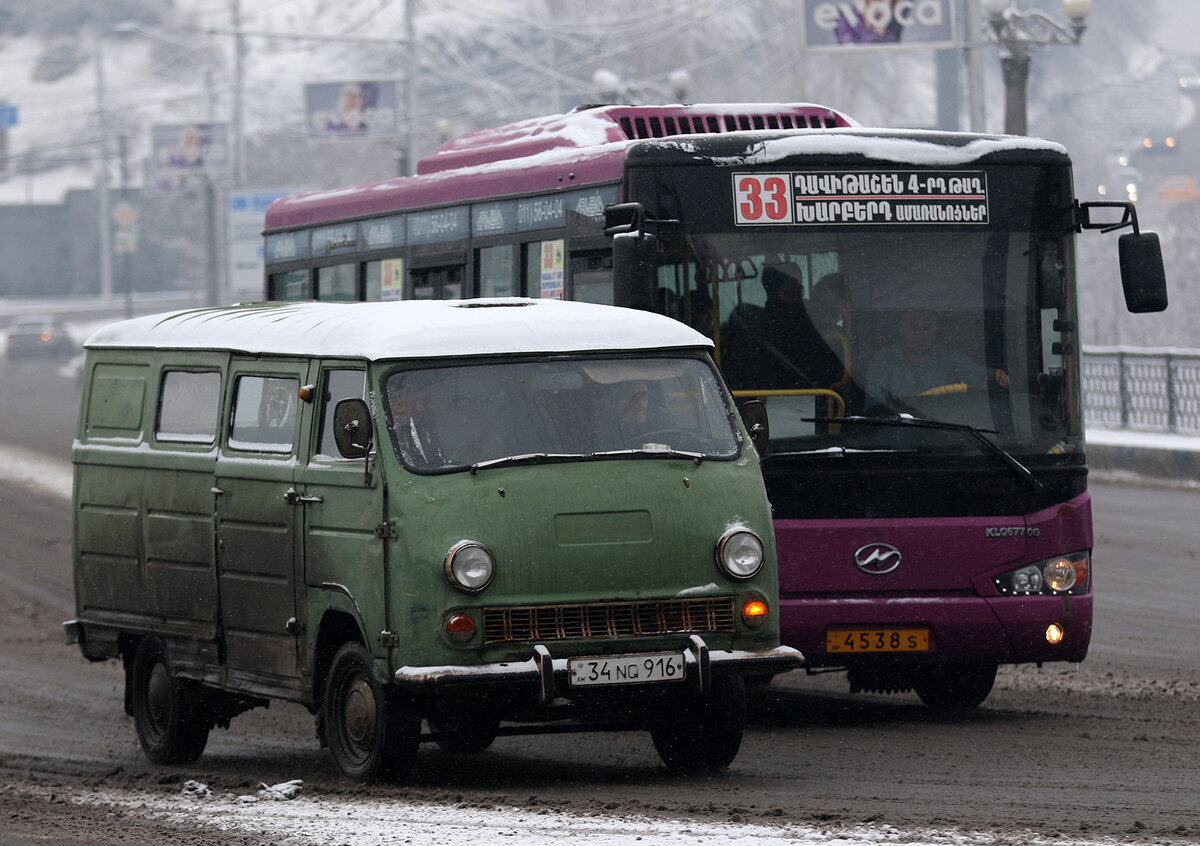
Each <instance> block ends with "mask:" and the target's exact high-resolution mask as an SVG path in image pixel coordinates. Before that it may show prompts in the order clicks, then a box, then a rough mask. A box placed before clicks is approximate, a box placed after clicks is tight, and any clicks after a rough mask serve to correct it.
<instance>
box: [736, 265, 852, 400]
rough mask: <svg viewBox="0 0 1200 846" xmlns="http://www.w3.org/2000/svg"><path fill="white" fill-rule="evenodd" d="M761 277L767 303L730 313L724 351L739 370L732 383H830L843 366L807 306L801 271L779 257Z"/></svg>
mask: <svg viewBox="0 0 1200 846" xmlns="http://www.w3.org/2000/svg"><path fill="white" fill-rule="evenodd" d="M761 278H762V286H763V290H764V291H765V292H766V295H767V298H766V304H765V305H764V306H763V307H762V308H761V309H755V311H754V312H749V310H748V309H744V308H742V307H741V306H739V307H738V308H735V309H734V311H733V314H732V315H731V316H730V320H729V328H728V330H727V336H728V337H727V341H728V347H727V349H726V355H727V356H728V358H730V359H731V362H730V363H731V364H732V365H733V368H734V369H733V373H734V374H735V375H734V376H733V377H731V378H730V384H731V385H732V386H733V387H734V388H828V387H830V386H831V385H833V384H835V383H836V382H838V381H839V380H840V379H841V378H842V375H843V372H844V367H843V364H842V361H841V359H840V358H839V357H838V355H837V354H836V353H835V352H834V351H833V350H831V349H830V348H829V345H828V344H827V343H826V342H825V340H824V339H823V338H822V337H821V333H820V332H818V331H817V327H816V326H815V325H814V324H813V320H812V317H810V316H809V313H808V310H807V309H806V308H805V303H804V288H803V284H804V275H803V272H802V271H801V270H800V268H799V267H798V266H797V265H796V263H795V262H780V263H775V264H768V265H765V266H764V267H763V270H762V277H761ZM739 309H742V310H741V311H739ZM722 365H723V366H725V362H724V361H722ZM728 373H729V371H728V370H727V374H728Z"/></svg>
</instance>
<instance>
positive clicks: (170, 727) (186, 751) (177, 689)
mask: <svg viewBox="0 0 1200 846" xmlns="http://www.w3.org/2000/svg"><path fill="white" fill-rule="evenodd" d="M129 674H130V693H131V699H132V705H133V724H134V726H135V728H136V729H137V736H138V742H139V743H140V744H141V746H142V751H143V752H145V753H146V757H147V758H149V759H150V760H151V761H153V762H154V763H156V764H189V763H191V762H192V761H195V760H196V759H197V758H199V757H200V755H201V754H202V753H203V752H204V747H205V745H206V744H207V743H208V732H209V729H210V728H211V727H212V726H211V724H210V722H209V720H208V719H207V718H206V716H205V715H204V709H203V707H202V702H201V698H200V696H199V690H198V686H197V685H196V684H195V683H194V682H188V681H184V680H181V679H177V678H175V677H174V676H173V675H172V673H171V665H170V661H169V659H168V655H167V645H166V643H165V642H163V641H162V640H161V639H160V638H156V637H147V638H143V639H142V640H141V642H140V643H138V646H137V651H136V652H135V653H134V657H133V665H132V666H131V667H130V668H129Z"/></svg>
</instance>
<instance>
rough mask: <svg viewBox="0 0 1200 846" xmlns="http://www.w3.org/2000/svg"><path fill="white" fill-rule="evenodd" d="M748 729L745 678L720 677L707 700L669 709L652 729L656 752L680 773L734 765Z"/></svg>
mask: <svg viewBox="0 0 1200 846" xmlns="http://www.w3.org/2000/svg"><path fill="white" fill-rule="evenodd" d="M745 729H746V686H745V684H744V683H743V681H742V677H741V676H718V677H717V678H714V679H713V681H712V689H711V690H710V691H709V692H708V693H707V694H705V695H704V696H700V697H697V698H696V699H693V700H689V701H688V702H686V703H683V704H682V705H680V706H679V707H676V708H671V709H668V712H667V713H666V714H664V715H663V716H662V717H660V718H659V720H658V721H657V722H656V723H655V724H654V725H653V726H652V727H651V729H650V737H651V738H652V739H653V740H654V748H655V749H656V750H657V751H658V755H659V757H660V758H662V760H663V763H664V764H666V765H667V769H669V770H673V771H674V772H677V773H705V772H713V771H715V770H723V769H725V768H726V767H728V766H729V765H730V764H732V763H733V759H734V758H736V757H737V753H738V750H739V749H740V748H741V746H742V734H743V732H744V731H745Z"/></svg>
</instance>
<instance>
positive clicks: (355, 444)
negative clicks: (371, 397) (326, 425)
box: [333, 397, 371, 458]
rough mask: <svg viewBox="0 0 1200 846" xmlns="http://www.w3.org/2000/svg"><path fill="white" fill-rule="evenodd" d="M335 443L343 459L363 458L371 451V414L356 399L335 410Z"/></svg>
mask: <svg viewBox="0 0 1200 846" xmlns="http://www.w3.org/2000/svg"><path fill="white" fill-rule="evenodd" d="M333 441H334V443H336V444H337V448H338V452H340V453H341V454H342V457H343V458H362V457H363V456H365V455H367V454H368V453H370V451H371V412H370V411H369V410H368V409H367V404H366V403H365V402H364V401H362V400H361V399H358V398H356V397H352V398H350V399H344V400H342V401H340V402H339V403H338V404H337V405H336V406H335V407H334V409H333Z"/></svg>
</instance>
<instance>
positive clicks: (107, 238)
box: [92, 35, 113, 299]
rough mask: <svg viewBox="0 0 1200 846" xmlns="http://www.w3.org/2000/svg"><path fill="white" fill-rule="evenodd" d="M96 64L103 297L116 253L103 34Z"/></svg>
mask: <svg viewBox="0 0 1200 846" xmlns="http://www.w3.org/2000/svg"><path fill="white" fill-rule="evenodd" d="M92 60H93V61H94V62H95V64H96V130H97V133H98V134H99V136H100V139H99V140H100V144H99V150H98V153H99V155H98V163H97V165H96V205H97V206H99V208H98V209H97V213H96V218H97V220H98V221H99V237H100V296H101V297H102V298H104V299H108V298H109V297H111V296H112V294H113V256H112V197H111V196H110V195H109V191H108V111H107V105H106V103H105V91H104V47H103V36H102V35H97V36H96V47H95V51H94V53H93V56H92Z"/></svg>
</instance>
